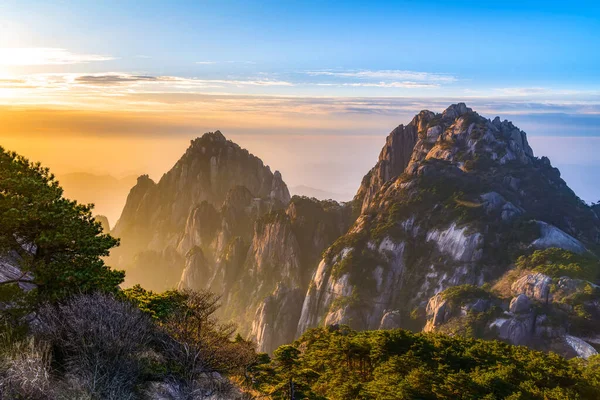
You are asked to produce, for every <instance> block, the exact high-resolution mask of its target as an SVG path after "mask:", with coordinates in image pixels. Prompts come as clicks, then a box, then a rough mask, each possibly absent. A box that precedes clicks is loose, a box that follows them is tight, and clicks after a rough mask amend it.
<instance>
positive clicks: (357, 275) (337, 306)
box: [298, 103, 600, 337]
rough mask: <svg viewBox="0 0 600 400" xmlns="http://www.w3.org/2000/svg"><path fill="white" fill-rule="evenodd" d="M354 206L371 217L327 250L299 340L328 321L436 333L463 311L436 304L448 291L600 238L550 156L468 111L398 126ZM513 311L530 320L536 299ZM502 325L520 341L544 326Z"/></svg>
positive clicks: (541, 289) (531, 290)
mask: <svg viewBox="0 0 600 400" xmlns="http://www.w3.org/2000/svg"><path fill="white" fill-rule="evenodd" d="M355 202H356V203H357V204H355V210H360V215H359V216H358V218H357V219H356V221H355V223H354V225H353V226H352V227H351V228H350V230H349V231H348V232H347V233H346V234H345V235H343V236H342V237H341V238H339V239H338V240H337V241H336V242H335V243H334V244H333V245H332V246H331V247H329V248H328V249H327V251H326V252H325V253H324V257H323V259H322V260H321V262H320V264H319V267H318V268H317V270H316V272H315V274H314V276H313V278H312V282H311V283H310V284H309V288H308V291H307V294H306V298H305V300H304V305H303V308H302V314H301V317H300V322H299V326H298V333H301V332H303V331H304V330H306V329H307V328H310V327H313V326H317V325H319V324H323V323H325V324H336V323H348V324H350V325H351V326H352V327H353V328H356V329H377V328H379V327H380V326H381V325H382V321H385V326H386V327H392V326H394V324H392V323H391V322H390V321H394V323H395V324H396V325H395V326H394V327H407V328H412V329H423V328H425V329H426V330H435V329H436V327H437V326H440V325H443V324H444V323H445V322H446V320H448V319H451V316H453V315H454V312H455V311H456V310H448V308H447V304H446V302H445V301H444V300H443V299H442V298H441V297H439V298H436V297H435V295H436V294H438V293H440V292H442V291H443V290H444V289H446V288H448V287H451V286H456V285H462V284H471V285H476V286H481V285H483V284H484V283H485V282H493V281H494V280H496V279H498V278H499V277H501V276H502V275H503V274H504V273H505V272H506V271H508V270H509V269H510V267H511V264H512V262H514V261H515V260H514V258H511V257H512V256H511V254H515V253H519V252H526V251H532V250H533V249H536V248H547V247H561V248H564V249H567V250H571V251H575V252H578V253H582V252H586V251H587V250H586V248H587V246H588V245H594V244H597V243H599V239H600V221H599V220H598V218H597V216H596V215H595V213H594V212H593V211H592V209H591V208H590V207H589V206H587V205H586V204H585V203H583V202H582V201H581V200H580V199H579V198H577V196H575V194H574V193H573V192H572V191H571V190H570V189H569V188H568V187H567V185H566V184H565V182H564V181H563V180H562V179H561V178H560V173H559V172H558V170H557V169H555V168H553V167H552V166H551V165H550V162H549V160H548V159H546V158H541V159H538V158H536V157H534V155H533V152H532V150H531V147H530V146H529V144H528V143H527V136H526V134H525V133H524V132H523V131H521V130H519V129H518V128H517V127H515V126H514V125H513V124H512V123H510V122H508V121H500V119H499V118H496V119H494V120H489V119H486V118H483V117H481V116H480V115H478V114H477V113H475V112H473V111H472V110H471V109H470V108H468V107H466V106H465V105H464V104H462V103H460V104H456V105H453V106H450V107H449V108H448V109H447V110H445V111H444V112H443V113H441V114H435V113H433V112H430V111H422V112H420V113H419V114H418V115H416V116H415V117H414V118H413V120H412V121H411V122H410V123H409V124H407V125H405V126H404V125H401V126H399V127H398V128H396V129H395V130H394V131H393V132H392V133H391V134H390V135H389V136H388V138H387V140H386V144H385V146H384V147H383V149H382V151H381V154H380V157H379V161H378V163H377V165H376V166H375V167H374V168H373V169H372V170H371V171H370V172H369V173H368V174H367V175H366V176H365V177H364V179H363V181H362V184H361V187H360V189H359V190H358V193H357V195H356V197H355ZM522 279H523V281H522V282H520V283H515V285H517V286H520V287H521V288H522V291H521V293H523V294H525V295H527V296H529V297H531V298H532V299H535V300H536V301H537V300H541V299H542V298H544V297H546V298H547V299H548V298H550V294H549V291H548V290H549V289H548V283H547V282H544V281H543V279H541V278H540V277H539V276H538V277H535V276H531V277H523V278H522ZM540 279H541V280H540ZM517 294H520V293H517ZM430 299H431V300H430ZM480 306H481V304H479V305H478V306H477V307H480ZM508 306H509V304H506V305H505V306H504V307H506V308H508ZM513 306H514V308H515V309H516V310H518V311H520V312H521V311H523V310H524V309H525V308H526V301H525V299H524V298H520V299H518V300H515V303H514V304H513ZM465 307H467V308H469V307H473V304H470V305H465ZM390 310H393V311H394V314H393V315H394V318H393V319H391V318H389V317H386V315H387V314H388V313H389V312H390ZM456 312H458V314H457V315H461V312H463V313H464V312H466V311H464V310H462V311H460V310H458V311H456ZM525 314H526V313H525ZM411 315H413V316H419V315H421V316H422V317H418V318H417V319H416V320H415V318H412V317H411ZM425 315H426V316H427V317H425ZM507 321H508V319H507ZM498 324H499V329H500V330H501V331H502V332H504V335H508V336H510V337H517V336H522V337H525V336H526V335H525V333H526V332H529V331H530V330H531V329H533V328H532V327H533V322H532V320H531V318H530V317H529V318H527V317H525V316H524V315H522V316H520V317H519V318H518V321H516V320H515V321H512V322H511V321H509V322H508V325H506V324H501V323H500V321H499V322H498Z"/></svg>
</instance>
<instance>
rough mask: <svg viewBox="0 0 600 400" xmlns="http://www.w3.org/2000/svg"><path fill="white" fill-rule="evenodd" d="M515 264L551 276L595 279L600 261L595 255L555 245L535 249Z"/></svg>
mask: <svg viewBox="0 0 600 400" xmlns="http://www.w3.org/2000/svg"><path fill="white" fill-rule="evenodd" d="M516 266H517V268H521V269H528V270H533V271H537V272H541V273H543V274H546V275H548V276H550V277H552V278H559V277H561V276H567V277H569V278H577V279H586V280H589V281H595V280H596V279H597V278H598V276H599V273H600V263H599V260H598V259H597V258H596V257H594V256H592V255H588V254H585V255H582V254H576V253H573V252H571V251H568V250H563V249H559V248H556V247H552V248H549V249H545V250H536V251H534V252H533V253H532V254H530V255H527V256H521V257H519V258H518V259H517V262H516Z"/></svg>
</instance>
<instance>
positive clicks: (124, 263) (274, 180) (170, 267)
mask: <svg viewBox="0 0 600 400" xmlns="http://www.w3.org/2000/svg"><path fill="white" fill-rule="evenodd" d="M240 186H241V187H243V188H245V189H246V191H247V193H246V194H245V196H246V200H248V202H249V203H252V204H246V206H250V205H251V206H252V207H255V208H258V209H261V210H263V209H264V210H270V209H275V208H280V207H284V206H285V205H287V203H288V202H289V200H290V195H289V192H288V189H287V186H286V185H285V183H284V182H283V180H282V178H281V174H280V173H279V172H277V171H275V173H273V172H271V170H270V168H269V167H268V166H265V165H264V164H263V162H262V161H261V160H260V159H259V158H257V157H255V156H254V155H252V154H250V153H249V152H248V151H247V150H245V149H242V148H241V147H239V146H238V145H237V144H235V143H233V142H231V141H228V140H226V139H225V137H224V136H223V135H222V134H221V132H218V131H217V132H214V133H207V134H205V135H204V136H202V137H201V138H198V139H195V140H193V141H192V142H191V145H190V147H189V148H188V149H187V151H186V153H185V154H184V155H183V157H182V158H181V159H180V160H179V161H178V162H177V163H176V164H175V166H174V167H173V168H172V169H171V170H170V171H169V172H167V173H166V174H164V175H163V177H162V178H161V179H160V181H159V182H158V183H155V182H154V181H152V179H150V178H149V177H148V176H147V175H144V176H140V177H139V178H138V180H137V184H136V185H135V186H134V187H133V188H132V189H131V191H130V193H129V195H128V197H127V202H126V204H125V207H124V209H123V212H122V214H121V217H120V219H119V221H118V222H117V224H116V225H115V227H114V229H113V231H112V233H113V235H115V236H116V237H119V238H120V239H121V246H120V248H118V249H117V250H116V251H114V252H113V254H112V255H111V258H112V260H111V261H112V262H113V264H115V265H117V266H119V267H121V268H125V269H126V270H127V271H128V273H129V278H130V279H129V280H130V281H135V282H139V283H142V284H145V285H146V286H148V287H150V288H155V289H164V288H167V287H173V286H176V285H177V282H178V281H179V278H180V276H181V272H182V270H183V268H184V264H185V256H186V252H187V251H188V250H189V249H188V248H185V246H183V247H182V246H179V241H180V239H181V236H182V234H183V233H184V232H185V228H186V225H187V224H188V220H189V217H190V213H191V212H192V211H193V210H194V209H195V208H196V207H197V206H199V205H201V203H203V202H206V203H207V204H209V205H212V206H213V207H216V208H220V207H221V206H222V205H223V204H224V203H227V204H225V205H226V206H227V207H233V208H235V207H237V206H239V204H238V203H236V204H230V203H231V201H233V200H238V201H239V200H240V199H232V198H234V197H235V196H236V193H235V192H236V191H238V187H240ZM232 191H233V192H234V193H233V194H232V193H230V192H232ZM237 194H238V195H239V193H237ZM160 275H162V276H160Z"/></svg>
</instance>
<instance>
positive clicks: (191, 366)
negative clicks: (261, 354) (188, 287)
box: [161, 291, 256, 383]
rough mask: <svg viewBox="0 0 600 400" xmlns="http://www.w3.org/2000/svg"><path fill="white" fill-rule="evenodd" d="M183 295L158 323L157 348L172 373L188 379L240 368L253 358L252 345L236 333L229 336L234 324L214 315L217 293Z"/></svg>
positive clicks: (216, 307)
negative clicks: (159, 327) (173, 310)
mask: <svg viewBox="0 0 600 400" xmlns="http://www.w3.org/2000/svg"><path fill="white" fill-rule="evenodd" d="M183 296H184V297H183V301H182V306H181V307H177V308H176V309H175V312H173V313H172V314H171V315H170V316H169V317H168V318H167V319H166V320H165V321H164V323H162V324H161V326H162V330H163V333H164V334H163V335H162V336H161V348H162V352H163V354H164V355H165V357H166V358H167V360H168V362H169V363H170V369H171V373H172V375H173V376H175V377H178V378H180V379H182V380H183V381H185V382H189V383H192V382H194V381H195V380H196V379H197V378H198V377H199V376H200V374H202V373H205V372H214V371H217V372H226V373H235V372H243V370H244V369H245V368H246V367H247V366H249V365H250V364H252V363H253V362H254V359H255V357H256V353H255V351H254V347H253V345H252V344H251V343H250V342H246V341H244V340H243V339H242V338H241V337H240V336H238V337H237V338H236V339H233V334H234V332H235V326H234V325H233V324H222V323H220V322H219V321H218V319H217V318H216V317H215V312H216V311H217V309H218V308H219V305H220V304H219V300H220V298H219V296H217V295H215V294H214V293H211V292H208V291H201V292H193V291H185V292H183Z"/></svg>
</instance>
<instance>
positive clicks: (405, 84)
mask: <svg viewBox="0 0 600 400" xmlns="http://www.w3.org/2000/svg"><path fill="white" fill-rule="evenodd" d="M342 86H354V87H381V88H408V89H418V88H421V89H422V88H437V87H440V85H439V84H437V83H424V82H411V81H404V82H378V83H343V84H342Z"/></svg>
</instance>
